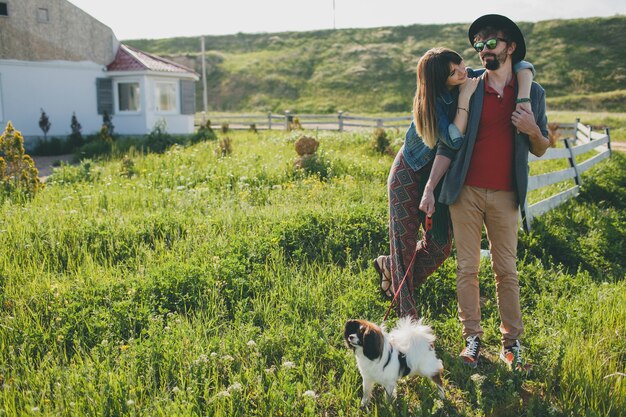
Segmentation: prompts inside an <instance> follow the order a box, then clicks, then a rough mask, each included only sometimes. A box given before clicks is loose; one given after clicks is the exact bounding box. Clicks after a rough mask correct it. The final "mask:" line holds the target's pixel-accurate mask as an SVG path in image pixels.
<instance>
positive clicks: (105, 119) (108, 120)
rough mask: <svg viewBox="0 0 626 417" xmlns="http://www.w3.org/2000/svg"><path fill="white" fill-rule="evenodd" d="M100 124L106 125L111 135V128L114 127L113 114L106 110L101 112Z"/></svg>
mask: <svg viewBox="0 0 626 417" xmlns="http://www.w3.org/2000/svg"><path fill="white" fill-rule="evenodd" d="M102 124H103V125H105V126H106V127H107V131H108V132H109V135H111V136H113V130H114V129H115V126H113V116H111V115H110V114H109V113H108V112H107V111H106V110H105V111H104V112H103V113H102Z"/></svg>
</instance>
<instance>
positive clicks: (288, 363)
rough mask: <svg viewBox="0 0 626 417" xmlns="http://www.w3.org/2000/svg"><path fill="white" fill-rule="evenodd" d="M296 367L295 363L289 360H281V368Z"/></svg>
mask: <svg viewBox="0 0 626 417" xmlns="http://www.w3.org/2000/svg"><path fill="white" fill-rule="evenodd" d="M295 367H296V364H295V363H293V362H291V361H286V362H283V368H285V369H293V368H295Z"/></svg>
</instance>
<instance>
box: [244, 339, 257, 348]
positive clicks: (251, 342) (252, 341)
mask: <svg viewBox="0 0 626 417" xmlns="http://www.w3.org/2000/svg"><path fill="white" fill-rule="evenodd" d="M246 345H248V347H255V346H256V342H255V341H254V340H248V343H246Z"/></svg>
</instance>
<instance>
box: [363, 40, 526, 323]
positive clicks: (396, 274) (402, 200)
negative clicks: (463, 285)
mask: <svg viewBox="0 0 626 417" xmlns="http://www.w3.org/2000/svg"><path fill="white" fill-rule="evenodd" d="M514 70H515V72H516V74H517V80H518V85H519V88H518V97H519V98H521V97H529V95H530V85H531V83H532V76H533V67H532V65H531V64H529V63H528V62H526V61H521V62H519V63H518V64H516V65H515V66H514ZM483 72H484V70H479V71H474V70H472V69H469V68H467V69H466V68H465V64H464V63H463V59H462V58H461V56H460V55H459V54H457V53H456V52H454V51H452V50H450V49H447V48H433V49H431V50H429V51H427V52H426V53H425V54H424V55H423V56H422V57H421V58H420V60H419V62H418V64H417V92H416V94H415V99H414V101H413V117H414V120H413V122H412V123H411V126H410V127H409V130H408V131H407V133H406V138H405V142H404V145H403V146H402V148H401V149H400V151H399V152H398V154H397V155H396V158H395V160H394V162H393V165H392V167H391V171H390V172H389V178H388V181H387V187H388V192H389V240H390V255H389V256H385V255H381V256H379V257H377V258H376V259H375V260H374V268H375V269H376V271H377V272H378V274H379V278H380V289H381V291H382V292H383V294H384V295H385V296H386V297H387V298H392V296H393V295H394V293H395V292H394V291H395V290H396V289H397V288H398V286H399V285H400V283H401V282H402V279H403V278H404V275H405V273H406V269H407V268H408V267H409V265H410V264H411V260H412V259H413V257H415V259H413V263H412V265H411V271H410V272H409V276H408V277H407V279H406V281H405V283H404V284H403V285H402V288H401V290H400V294H399V295H398V298H397V301H398V303H397V312H398V316H399V317H402V316H406V315H410V316H413V317H415V318H417V311H416V308H415V301H414V300H413V296H412V294H413V292H414V289H415V288H416V287H417V286H418V285H420V284H421V283H422V282H424V280H426V278H427V277H428V276H429V275H430V274H432V273H433V272H434V271H435V270H436V269H437V268H438V267H439V266H440V265H441V264H442V263H443V261H445V260H446V258H447V257H448V256H449V255H450V251H451V247H452V228H451V225H450V218H449V214H448V208H447V207H446V206H444V205H441V204H439V203H437V204H436V210H435V213H434V215H433V218H432V224H433V228H432V230H430V231H425V233H423V234H422V236H421V237H420V234H419V229H420V226H422V227H424V224H425V214H424V212H422V211H420V210H419V203H420V200H421V198H422V194H423V192H424V187H425V185H426V182H427V181H428V177H429V175H430V170H431V167H432V163H433V160H434V158H435V155H436V152H437V145H438V143H439V142H440V141H441V142H444V143H445V145H446V146H448V147H450V148H452V149H459V148H460V146H461V144H462V142H463V135H464V133H465V128H466V126H467V121H468V118H469V111H468V110H469V103H470V98H471V97H472V95H473V94H474V91H475V90H476V87H477V85H478V78H477V77H478V76H479V75H480V74H482V73H483ZM439 191H440V188H439V187H437V189H436V190H435V198H437V197H438V195H439ZM424 229H425V227H424Z"/></svg>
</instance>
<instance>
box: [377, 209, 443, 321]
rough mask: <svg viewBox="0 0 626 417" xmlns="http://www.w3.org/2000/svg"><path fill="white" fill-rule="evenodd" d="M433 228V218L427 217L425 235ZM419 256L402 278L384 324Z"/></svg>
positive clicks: (413, 259) (413, 260) (410, 264)
mask: <svg viewBox="0 0 626 417" xmlns="http://www.w3.org/2000/svg"><path fill="white" fill-rule="evenodd" d="M432 228H433V218H432V217H429V216H426V222H425V224H424V229H425V230H424V233H426V232H428V231H429V230H431V229H432ZM416 256H417V250H416V251H415V253H413V258H412V259H411V262H410V263H409V267H408V268H407V269H406V272H405V273H404V278H402V281H400V285H398V289H397V290H396V293H395V294H394V296H393V300H391V303H389V307H388V308H387V312H386V313H385V317H383V323H384V322H386V321H387V317H388V316H389V312H390V311H391V307H393V303H395V302H396V299H397V298H398V296H399V295H400V290H401V289H402V286H403V285H404V281H406V277H408V276H409V271H410V270H411V267H412V266H413V262H415V257H416Z"/></svg>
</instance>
